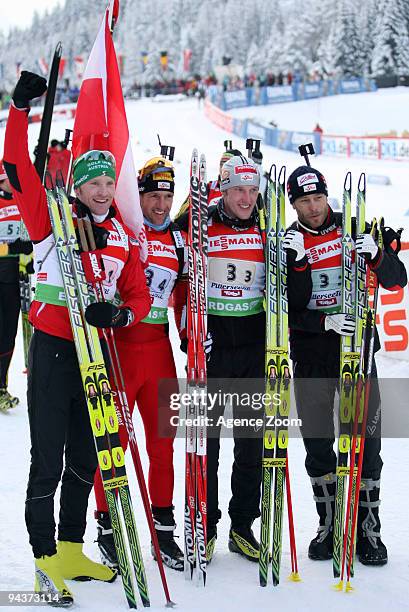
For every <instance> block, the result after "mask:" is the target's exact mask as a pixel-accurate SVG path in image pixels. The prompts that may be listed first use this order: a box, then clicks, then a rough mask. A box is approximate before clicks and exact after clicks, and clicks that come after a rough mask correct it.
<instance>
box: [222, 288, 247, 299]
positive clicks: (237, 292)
mask: <svg viewBox="0 0 409 612" xmlns="http://www.w3.org/2000/svg"><path fill="white" fill-rule="evenodd" d="M221 293H222V296H223V297H231V298H239V297H241V296H242V295H243V291H242V290H241V289H222V291H221Z"/></svg>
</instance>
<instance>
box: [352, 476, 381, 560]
mask: <svg viewBox="0 0 409 612" xmlns="http://www.w3.org/2000/svg"><path fill="white" fill-rule="evenodd" d="M380 482H381V481H380V480H372V479H371V478H362V480H361V489H360V491H359V506H358V531H357V542H356V554H357V556H358V559H359V560H360V562H361V563H363V565H385V564H386V563H388V551H387V549H386V546H385V544H384V543H383V542H382V540H381V521H380V520H379V505H380V503H381V502H380V499H379V490H380V489H379V485H380Z"/></svg>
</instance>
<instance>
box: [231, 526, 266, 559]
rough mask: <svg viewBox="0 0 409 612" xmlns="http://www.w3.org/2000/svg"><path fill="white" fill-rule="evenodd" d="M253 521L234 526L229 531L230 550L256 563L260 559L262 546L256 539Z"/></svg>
mask: <svg viewBox="0 0 409 612" xmlns="http://www.w3.org/2000/svg"><path fill="white" fill-rule="evenodd" d="M252 522H253V521H251V522H250V523H247V524H240V525H233V524H232V526H231V527H230V531H229V550H230V552H234V553H238V554H239V555H241V556H242V557H245V558H246V559H248V560H249V561H255V562H256V563H257V562H258V560H259V557H260V544H259V543H258V542H257V540H256V538H255V537H254V533H253V530H252V528H251V525H252Z"/></svg>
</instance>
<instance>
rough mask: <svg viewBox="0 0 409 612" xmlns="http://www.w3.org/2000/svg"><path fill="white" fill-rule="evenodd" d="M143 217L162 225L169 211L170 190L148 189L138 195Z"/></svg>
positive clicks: (170, 201)
mask: <svg viewBox="0 0 409 612" xmlns="http://www.w3.org/2000/svg"><path fill="white" fill-rule="evenodd" d="M140 200H141V208H142V212H143V216H144V217H145V219H147V220H148V221H150V222H151V223H153V224H154V225H162V223H163V222H164V221H165V220H166V218H167V216H168V215H169V213H170V209H171V208H172V203H173V193H172V191H162V190H160V191H149V192H148V193H142V194H141V196H140Z"/></svg>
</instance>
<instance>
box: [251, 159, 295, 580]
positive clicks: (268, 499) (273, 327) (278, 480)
mask: <svg viewBox="0 0 409 612" xmlns="http://www.w3.org/2000/svg"><path fill="white" fill-rule="evenodd" d="M284 185H285V167H284V166H283V167H282V168H281V170H280V172H279V176H278V180H277V179H276V167H275V166H272V168H271V170H270V175H269V179H268V181H267V198H266V200H267V202H266V219H267V224H266V330H267V331H266V364H265V374H266V394H267V396H269V397H270V402H269V403H268V404H267V406H266V409H265V426H264V451H263V463H262V466H263V467H262V469H263V477H262V497H261V533H260V558H259V581H260V585H261V586H266V585H267V576H268V564H269V560H270V550H269V549H270V525H271V510H272V489H273V472H274V474H275V478H274V501H273V506H274V516H273V525H272V559H271V560H272V576H273V584H274V586H277V585H278V584H279V581H280V566H281V551H282V527H283V511H284V491H285V485H286V482H288V481H289V475H288V470H287V448H288V427H287V426H280V427H276V426H275V425H270V422H271V420H274V418H275V417H277V416H278V417H280V419H286V418H287V417H288V415H289V410H290V389H289V383H290V367H289V355H288V298H287V256H286V251H285V249H284V248H283V246H282V241H283V239H284V236H285V231H286V228H285V195H284ZM262 229H263V228H262ZM273 395H279V396H280V401H279V406H278V409H277V406H276V405H275V403H274V400H273ZM274 468H275V470H274ZM288 493H289V494H288V495H287V500H288V504H289V507H288V511H289V525H290V545H291V561H292V570H293V571H292V578H293V580H298V579H299V578H298V573H297V562H296V550H295V538H294V526H293V520H292V508H291V493H290V492H288Z"/></svg>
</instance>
